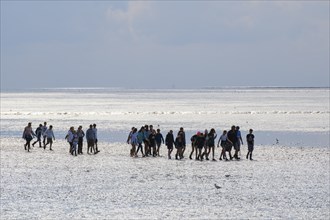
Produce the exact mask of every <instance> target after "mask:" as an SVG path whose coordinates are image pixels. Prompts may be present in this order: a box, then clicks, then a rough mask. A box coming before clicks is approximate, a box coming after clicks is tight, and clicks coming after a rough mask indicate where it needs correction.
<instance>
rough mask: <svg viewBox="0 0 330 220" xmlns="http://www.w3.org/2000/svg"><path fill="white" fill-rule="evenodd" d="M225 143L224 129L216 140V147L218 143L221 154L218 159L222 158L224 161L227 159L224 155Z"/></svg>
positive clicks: (225, 133)
mask: <svg viewBox="0 0 330 220" xmlns="http://www.w3.org/2000/svg"><path fill="white" fill-rule="evenodd" d="M226 143H227V131H226V130H224V131H223V133H222V135H221V136H220V138H219V141H218V147H219V144H220V146H221V154H220V158H219V160H222V158H223V159H224V160H226V161H227V160H228V159H227V157H226Z"/></svg>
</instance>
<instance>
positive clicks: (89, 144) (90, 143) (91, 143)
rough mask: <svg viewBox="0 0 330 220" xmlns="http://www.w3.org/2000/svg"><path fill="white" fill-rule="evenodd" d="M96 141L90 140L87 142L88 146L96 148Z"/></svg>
mask: <svg viewBox="0 0 330 220" xmlns="http://www.w3.org/2000/svg"><path fill="white" fill-rule="evenodd" d="M94 143H95V142H94V140H88V141H87V144H88V146H94Z"/></svg>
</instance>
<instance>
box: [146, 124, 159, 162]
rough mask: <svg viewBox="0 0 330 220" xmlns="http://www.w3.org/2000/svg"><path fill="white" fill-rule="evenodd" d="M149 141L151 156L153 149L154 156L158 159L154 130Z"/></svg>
mask: <svg viewBox="0 0 330 220" xmlns="http://www.w3.org/2000/svg"><path fill="white" fill-rule="evenodd" d="M148 140H149V150H150V155H151V149H152V156H153V157H156V156H157V152H156V131H155V130H154V129H152V130H151V133H150V134H149V137H148Z"/></svg>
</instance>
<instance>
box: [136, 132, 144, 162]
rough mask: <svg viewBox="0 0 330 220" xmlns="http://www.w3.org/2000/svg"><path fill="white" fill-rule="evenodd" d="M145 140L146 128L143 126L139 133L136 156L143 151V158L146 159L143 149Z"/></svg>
mask: <svg viewBox="0 0 330 220" xmlns="http://www.w3.org/2000/svg"><path fill="white" fill-rule="evenodd" d="M143 140H144V127H143V126H142V127H141V128H140V130H139V131H138V132H137V142H138V148H137V150H136V153H135V155H137V154H138V153H139V151H140V150H141V153H142V157H145V155H144V153H143V147H142V143H143Z"/></svg>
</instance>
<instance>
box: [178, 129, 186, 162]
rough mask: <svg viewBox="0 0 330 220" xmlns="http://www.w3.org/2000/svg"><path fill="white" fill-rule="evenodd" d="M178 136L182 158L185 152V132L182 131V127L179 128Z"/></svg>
mask: <svg viewBox="0 0 330 220" xmlns="http://www.w3.org/2000/svg"><path fill="white" fill-rule="evenodd" d="M179 133H180V135H181V140H182V153H181V155H182V158H183V157H184V152H185V150H186V132H185V131H184V129H183V127H181V128H180V131H179Z"/></svg>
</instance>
